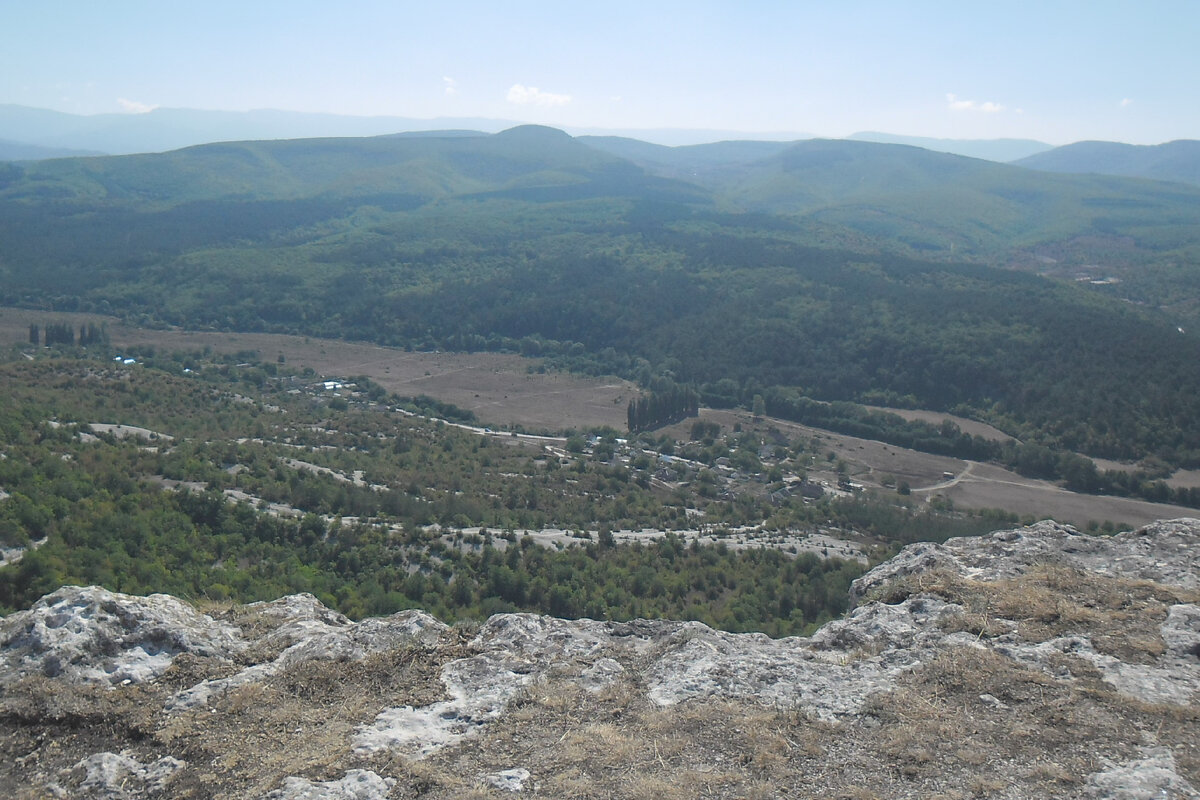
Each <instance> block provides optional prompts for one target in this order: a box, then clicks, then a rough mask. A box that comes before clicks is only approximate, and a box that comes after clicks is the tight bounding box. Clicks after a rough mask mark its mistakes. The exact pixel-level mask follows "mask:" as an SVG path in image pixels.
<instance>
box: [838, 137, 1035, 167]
mask: <svg viewBox="0 0 1200 800" xmlns="http://www.w3.org/2000/svg"><path fill="white" fill-rule="evenodd" d="M846 138H847V139H851V140H853V141H858V142H878V143H880V144H906V145H910V146H912V147H923V148H925V149H926V150H933V151H935V152H938V153H953V154H954V155H957V156H968V157H970V158H983V159H986V160H988V161H1016V160H1017V159H1018V158H1026V157H1028V156H1032V155H1034V154H1036V153H1042V152H1045V151H1047V150H1053V149H1054V145H1052V144H1046V143H1045V142H1039V141H1036V140H1034V139H933V138H930V137H928V136H896V135H894V134H891V133H878V132H876V131H863V132H861V133H855V134H852V135H850V136H847V137H846Z"/></svg>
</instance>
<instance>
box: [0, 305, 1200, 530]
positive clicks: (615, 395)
mask: <svg viewBox="0 0 1200 800" xmlns="http://www.w3.org/2000/svg"><path fill="white" fill-rule="evenodd" d="M59 321H62V322H70V323H71V324H72V325H75V326H78V325H79V324H80V323H87V322H95V323H97V324H99V323H100V322H105V323H106V324H107V326H108V330H109V335H110V337H111V340H112V342H113V344H114V345H118V346H121V345H134V344H138V345H144V344H152V345H154V346H155V347H158V348H161V349H165V350H168V351H169V350H194V349H199V348H204V347H210V348H212V350H213V351H214V352H221V353H236V352H238V351H242V350H253V351H255V352H256V353H258V355H259V357H260V358H262V359H264V360H268V361H270V360H273V359H275V358H277V357H278V356H279V355H281V354H282V355H283V356H284V359H285V360H286V362H287V363H288V364H290V365H292V366H297V367H305V366H308V367H312V368H313V369H314V370H315V371H316V372H317V373H319V374H321V375H326V376H336V377H346V376H348V375H366V376H368V377H370V378H371V379H372V380H374V381H376V382H377V383H379V384H380V385H382V386H383V387H385V388H386V389H388V390H389V391H395V392H398V393H400V394H409V395H411V394H428V395H430V396H431V397H436V398H438V399H440V400H444V401H447V402H450V403H454V404H455V405H457V406H460V407H462V408H469V409H471V410H472V411H474V412H475V413H476V415H478V417H479V419H480V421H481V423H482V424H484V425H489V426H492V427H503V426H506V425H521V426H524V427H525V428H527V429H530V430H551V431H560V430H564V429H566V428H572V427H574V428H584V427H589V426H594V425H610V426H612V427H614V428H616V429H617V430H623V429H624V427H625V407H626V404H627V403H628V401H629V399H630V398H631V397H632V396H633V394H634V392H635V391H636V389H635V387H634V386H633V385H632V384H630V383H628V382H625V381H620V380H618V379H616V378H610V379H589V378H579V377H575V376H571V375H565V374H561V373H553V372H548V373H545V374H537V373H531V372H529V368H530V366H535V367H536V365H537V364H538V362H537V361H536V360H533V359H524V358H521V357H519V356H514V355H502V354H497V353H473V354H463V353H410V352H406V351H404V350H398V349H394V348H387V347H379V346H376V345H370V344H360V343H353V342H342V341H336V340H330V339H309V338H307V337H302V336H285V335H279V334H261V333H209V332H188V331H173V330H171V331H157V330H147V329H141V328H135V327H131V326H127V325H124V324H123V323H121V322H120V321H119V320H117V319H115V318H105V317H102V316H99V315H94V314H62V313H54V314H50V313H46V312H42V311H27V310H24V309H11V308H5V309H0V344H6V343H10V342H14V343H23V342H27V341H28V335H29V325H30V324H31V323H36V324H39V325H44V324H45V323H47V322H59ZM889 410H891V409H889ZM895 413H898V414H901V415H903V416H906V417H907V418H910V419H925V420H927V421H930V422H933V423H935V424H936V423H938V422H940V421H941V420H942V419H945V418H947V417H949V418H950V419H951V420H953V421H954V422H955V423H956V424H957V425H959V427H960V428H961V429H962V430H964V431H966V432H969V433H972V434H978V435H980V436H990V437H993V438H995V437H1004V434H1003V433H1001V432H1000V431H998V430H997V429H995V428H992V427H991V426H989V425H984V424H983V423H979V422H973V421H971V420H967V419H963V418H960V417H954V416H951V415H946V414H938V413H935V412H927V411H909V410H899V411H896V412H895ZM701 417H702V418H703V419H706V420H711V421H713V422H717V423H718V424H720V425H721V426H722V427H724V428H725V429H726V430H731V429H732V428H733V426H734V425H735V424H737V423H741V424H742V426H743V427H746V428H749V427H751V426H755V425H757V426H758V427H759V428H761V429H763V430H765V429H766V428H767V427H768V426H773V427H775V428H778V429H779V430H780V431H781V432H782V433H783V434H784V435H786V436H787V437H788V438H789V439H794V438H796V437H798V436H800V437H804V438H806V439H808V438H812V437H816V438H817V439H818V440H819V441H820V445H821V449H822V452H833V453H834V462H836V461H837V460H843V461H845V462H846V463H847V464H848V466H849V473H850V475H851V476H852V478H853V479H854V480H855V481H856V482H859V483H862V484H864V485H866V486H870V487H880V488H882V485H883V483H884V482H885V481H892V482H894V483H895V484H896V485H898V484H899V483H900V482H906V483H908V484H909V486H910V487H911V488H912V491H913V494H914V495H915V496H918V497H920V496H924V497H927V498H931V497H935V496H938V495H943V496H945V497H947V498H949V499H950V500H952V501H953V502H954V503H955V504H956V505H958V506H960V507H963V508H1003V509H1005V510H1008V511H1014V512H1016V513H1018V514H1021V515H1026V514H1028V515H1032V516H1034V517H1037V518H1046V517H1050V518H1053V519H1056V520H1058V521H1060V522H1069V523H1073V524H1076V525H1086V524H1087V523H1088V522H1090V521H1093V520H1094V521H1097V522H1102V521H1104V520H1111V521H1113V522H1126V523H1130V524H1132V525H1141V524H1144V523H1147V522H1151V521H1153V520H1156V519H1165V518H1173V517H1185V516H1200V510H1197V509H1188V508H1185V507H1182V506H1174V505H1166V504H1161V503H1148V502H1145V501H1141V500H1134V499H1127V498H1120V497H1097V496H1093V495H1080V494H1075V493H1073V492H1068V491H1066V490H1063V489H1060V488H1059V487H1057V486H1054V485H1053V484H1050V483H1047V482H1045V481H1037V480H1033V479H1030V478H1024V477H1022V476H1020V475H1017V474H1016V473H1013V472H1009V471H1007V470H1004V469H1000V468H999V467H994V466H990V465H985V464H975V465H974V466H973V467H972V468H971V471H970V473H969V474H968V475H965V476H963V475H962V473H963V471H964V470H966V468H967V462H965V461H962V460H960V459H956V458H950V457H947V456H937V455H930V454H928V453H920V452H917V451H915V450H906V449H904V448H901V447H895V446H893V445H889V444H884V443H883V442H876V441H872V440H869V439H858V438H856V437H853V436H843V435H841V434H836V433H831V432H829V431H825V430H821V429H818V428H810V427H808V426H806V425H800V424H797V423H793V422H786V421H784V420H776V419H766V420H759V421H755V420H754V418H753V417H752V416H751V415H750V413H749V412H744V411H726V410H713V409H703V410H702V411H701ZM693 422H695V420H686V421H684V422H682V423H679V424H678V425H675V426H672V427H670V428H667V429H665V432H666V433H668V434H670V435H671V436H674V437H675V438H677V439H687V438H688V432H689V430H690V428H691V425H692V423H693ZM1005 438H1007V437H1005ZM1106 466H1107V465H1106ZM811 472H812V474H813V476H814V477H816V478H818V479H823V480H826V481H827V482H830V484H831V485H836V474H835V473H834V471H833V469H832V464H831V463H830V462H829V461H827V460H825V459H821V458H817V459H814V461H813V465H812V468H811ZM946 472H949V473H953V474H954V475H955V476H961V477H960V478H959V479H958V480H953V481H951V482H950V483H952V485H945V484H947V481H946V479H945V478H944V473H946ZM1197 483H1200V472H1181V473H1179V474H1178V475H1177V476H1176V478H1175V479H1173V480H1172V485H1184V486H1190V485H1197Z"/></svg>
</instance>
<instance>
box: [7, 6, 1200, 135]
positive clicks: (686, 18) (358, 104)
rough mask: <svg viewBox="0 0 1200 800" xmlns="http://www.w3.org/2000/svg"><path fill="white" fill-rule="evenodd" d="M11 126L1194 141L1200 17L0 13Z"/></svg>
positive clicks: (1129, 10) (1024, 12)
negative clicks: (314, 120) (395, 127)
mask: <svg viewBox="0 0 1200 800" xmlns="http://www.w3.org/2000/svg"><path fill="white" fill-rule="evenodd" d="M0 2H3V5H4V11H3V14H2V15H0V19H2V20H3V27H4V35H3V38H4V44H3V46H2V47H0V103H16V104H21V105H29V106H37V107H42V108H52V109H56V110H60V111H69V112H73V113H84V114H95V113H104V112H121V111H125V112H130V113H135V112H137V111H139V110H145V109H149V108H152V107H156V106H165V107H174V108H205V109H227V110H246V109H252V108H279V109H289V110H296V111H327V112H333V113H338V114H354V115H396V116H408V117H421V118H429V117H441V116H474V117H493V118H501V119H511V120H519V121H525V122H540V123H545V124H559V125H569V126H578V127H606V128H658V127H672V128H716V129H726V130H741V131H758V132H768V131H779V132H785V131H786V132H808V133H813V134H817V135H821V136H844V135H847V134H850V133H853V132H855V131H862V130H874V131H886V132H890V133H899V134H910V135H920V136H938V137H953V138H996V137H1022V138H1034V139H1041V140H1044V141H1048V142H1051V143H1053V144H1064V143H1067V142H1071V141H1077V140H1080V139H1106V140H1119V141H1128V142H1136V143H1143V144H1148V143H1157V142H1161V141H1167V140H1170V139H1181V138H1193V139H1195V138H1200V46H1198V42H1200V0H1171V1H1167V0H1157V1H1156V0H1141V2H1137V3H1134V2H1102V1H1098V0H1088V1H1087V2H1055V0H1040V1H1039V2H1013V1H1012V0H990V1H989V2H976V1H975V0H955V1H954V2H932V1H930V0H894V1H893V2H873V1H869V0H861V1H859V0H829V1H828V2H820V3H817V2H801V1H799V0H797V1H796V2H765V1H764V2H753V0H741V1H740V2H704V0H688V2H656V1H655V0H638V1H637V2H625V0H604V1H603V2H594V1H593V0H586V1H585V0H558V1H557V2H510V1H508V0H493V1H492V2H473V1H472V0H467V1H465V2H461V1H460V2H456V3H445V4H438V3H432V2H420V3H415V2H399V1H393V2H385V1H384V0H365V1H363V2H355V1H354V0H346V2H342V3H332V2H328V1H322V2H307V1H306V0H287V2H279V1H277V0H238V1H237V2H225V0H205V1H204V2H193V3H187V4H185V3H183V2H173V1H171V0H147V1H146V2H130V1H127V0H104V2H97V0H86V2H83V1H79V2H63V1H61V0H38V2H33V1H32V0H30V2H22V1H21V0H0Z"/></svg>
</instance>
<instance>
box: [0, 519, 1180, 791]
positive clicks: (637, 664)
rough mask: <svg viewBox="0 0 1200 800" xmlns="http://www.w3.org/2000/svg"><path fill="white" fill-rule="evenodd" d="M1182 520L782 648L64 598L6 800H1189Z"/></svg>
mask: <svg viewBox="0 0 1200 800" xmlns="http://www.w3.org/2000/svg"><path fill="white" fill-rule="evenodd" d="M1198 554H1200V520H1191V519H1184V520H1173V521H1167V522H1159V523H1155V524H1152V525H1149V526H1147V527H1145V528H1141V529H1139V530H1136V531H1131V532H1129V533H1124V534H1119V535H1117V536H1112V537H1092V536H1087V535H1083V534H1080V533H1078V532H1077V531H1075V530H1073V529H1071V528H1069V527H1065V526H1061V525H1057V524H1055V523H1051V522H1043V523H1038V524H1036V525H1033V526H1030V527H1027V528H1020V529H1015V530H1008V531H1000V532H997V533H994V534H991V535H989V536H983V537H974V538H963V539H952V540H950V541H948V542H946V543H945V544H942V545H934V544H916V545H912V546H910V547H908V548H905V550H904V551H902V552H901V553H900V554H899V555H898V556H897V557H896V558H894V559H892V560H891V561H889V562H887V563H884V564H881V565H879V566H878V567H876V568H875V569H873V570H872V571H871V572H869V573H867V574H866V575H864V576H863V577H862V578H860V579H859V580H858V581H856V583H855V585H854V588H853V595H854V597H855V600H856V602H857V603H858V605H857V607H856V608H855V609H854V610H853V611H852V612H850V613H849V614H848V615H847V616H846V617H845V618H843V619H840V620H837V621H835V622H831V623H829V624H827V625H825V626H824V627H823V628H821V629H820V630H819V631H817V632H816V633H815V634H814V635H813V636H811V637H808V638H788V639H770V638H768V637H766V636H764V635H761V634H730V633H723V632H720V631H715V630H712V629H711V628H708V627H706V626H705V625H702V624H700V623H695V622H671V621H657V620H656V621H651V620H633V621H629V622H598V621H592V620H561V619H554V618H550V617H542V616H536V615H530V614H504V615H498V616H495V617H492V618H491V619H489V620H488V621H487V622H486V623H484V624H483V625H482V626H467V625H457V626H453V627H450V626H447V625H444V624H443V623H441V622H439V621H438V620H436V619H434V618H433V617H431V616H429V615H428V614H425V613H423V612H420V611H405V612H400V613H398V614H394V615H392V616H389V617H384V618H376V619H367V620H363V621H361V622H353V621H351V620H349V619H347V618H345V617H344V616H342V615H340V614H338V613H336V612H334V611H331V610H330V609H328V608H326V607H324V606H323V605H321V604H320V603H319V602H318V601H317V600H316V599H315V598H313V597H312V596H309V595H295V596H291V597H285V598H281V599H279V600H276V601H273V602H268V603H255V604H249V605H244V606H235V607H229V608H223V609H213V610H210V611H209V613H207V614H206V613H201V612H200V611H198V610H196V609H195V608H193V607H192V606H190V605H188V604H186V603H183V602H181V601H179V600H177V599H175V598H172V597H168V596H165V595H152V596H150V597H134V596H130V595H123V594H119V593H115V592H110V591H107V590H104V589H101V588H97V587H84V588H81V587H64V588H62V589H59V590H58V591H56V592H54V593H53V594H50V595H47V596H46V597H44V598H42V600H40V601H39V602H38V603H37V604H36V605H34V606H33V607H32V608H31V609H29V610H28V611H22V612H19V613H15V614H12V615H10V616H8V617H6V618H4V619H2V620H0V743H2V745H3V752H4V753H6V754H7V755H8V757H7V758H5V759H3V760H2V763H0V794H3V795H4V796H6V797H14V798H30V799H31V798H47V797H62V798H106V799H107V798H118V799H122V800H123V799H124V798H160V797H161V798H168V797H169V798H264V800H266V799H267V798H270V800H300V799H301V798H304V799H305V800H311V799H314V798H329V799H330V800H334V799H336V800H341V799H342V798H354V799H356V800H369V799H371V798H401V797H404V798H407V797H428V798H444V797H477V798H486V797H516V796H524V795H527V796H545V797H564V798H571V797H578V798H585V797H629V798H639V797H655V798H656V799H657V800H669V799H670V798H691V797H730V798H733V797H762V798H768V797H834V798H836V797H841V798H857V799H865V798H872V797H879V798H884V797H886V798H893V797H913V798H917V797H920V798H931V797H941V798H970V797H998V798H1042V797H1079V798H1142V797H1144V798H1198V797H1200V793H1197V791H1196V789H1195V787H1196V786H1200V735H1198V732H1200V565H1198V562H1200V557H1198Z"/></svg>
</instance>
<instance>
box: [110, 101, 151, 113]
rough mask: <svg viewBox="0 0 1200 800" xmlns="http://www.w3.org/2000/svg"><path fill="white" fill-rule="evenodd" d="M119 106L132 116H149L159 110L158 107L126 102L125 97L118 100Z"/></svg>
mask: <svg viewBox="0 0 1200 800" xmlns="http://www.w3.org/2000/svg"><path fill="white" fill-rule="evenodd" d="M117 105H119V106H120V107H121V108H122V109H124V110H125V111H127V112H128V113H130V114H147V113H149V112H151V111H153V110H154V109H156V108H158V106H152V105H148V104H146V103H139V102H138V101H137V100H126V99H125V98H124V97H118V98H117Z"/></svg>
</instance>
